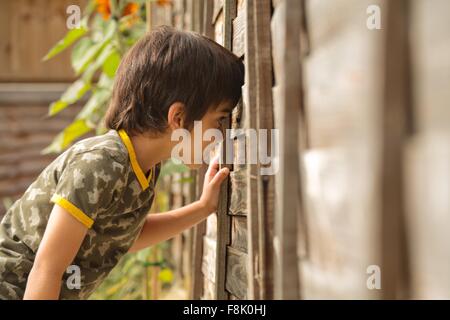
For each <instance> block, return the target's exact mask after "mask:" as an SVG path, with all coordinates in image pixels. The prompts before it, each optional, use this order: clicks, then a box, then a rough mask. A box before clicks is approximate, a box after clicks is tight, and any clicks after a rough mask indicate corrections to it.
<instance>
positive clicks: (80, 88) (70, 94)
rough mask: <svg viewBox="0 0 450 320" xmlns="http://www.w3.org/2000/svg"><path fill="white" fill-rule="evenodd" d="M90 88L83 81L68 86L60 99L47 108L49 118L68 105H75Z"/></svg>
mask: <svg viewBox="0 0 450 320" xmlns="http://www.w3.org/2000/svg"><path fill="white" fill-rule="evenodd" d="M90 88H91V85H90V84H89V83H87V82H85V81H83V80H77V81H75V82H74V83H72V84H71V85H70V87H68V88H67V89H66V91H65V92H64V93H63V95H62V96H61V98H60V99H59V100H58V101H56V102H53V103H52V104H51V105H50V108H49V112H48V114H49V116H53V115H55V114H56V113H58V112H60V111H61V110H63V109H65V108H66V107H67V106H68V105H70V104H73V103H75V102H76V101H78V100H79V99H80V98H81V97H83V96H84V94H85V93H86V92H87V91H88V90H89V89H90Z"/></svg>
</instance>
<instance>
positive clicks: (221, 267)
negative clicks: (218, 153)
mask: <svg viewBox="0 0 450 320" xmlns="http://www.w3.org/2000/svg"><path fill="white" fill-rule="evenodd" d="M223 14H224V23H223V46H224V47H225V48H227V49H231V39H232V34H231V26H232V24H231V22H232V19H233V18H234V17H235V15H236V0H224V5H223ZM229 122H230V119H228V123H229ZM224 129H225V128H224ZM222 148H223V150H222V151H223V153H222V154H225V152H226V149H225V148H226V146H225V144H222ZM228 188H229V179H228V178H227V179H226V181H224V182H223V183H222V186H221V192H220V198H219V204H218V209H217V250H216V281H215V283H216V287H215V298H216V299H228V293H227V292H226V290H225V276H226V271H227V270H226V255H227V246H228V245H229V244H230V231H231V228H230V218H229V216H228V215H227V213H228Z"/></svg>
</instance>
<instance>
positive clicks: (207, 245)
mask: <svg viewBox="0 0 450 320" xmlns="http://www.w3.org/2000/svg"><path fill="white" fill-rule="evenodd" d="M216 243H217V241H216V240H214V239H212V238H210V237H207V236H205V237H203V262H202V272H203V276H204V277H205V278H206V279H208V280H209V281H211V282H213V283H216V282H215V281H216V280H215V279H216V260H217V254H216Z"/></svg>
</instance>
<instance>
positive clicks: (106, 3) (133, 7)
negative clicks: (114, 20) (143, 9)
mask: <svg viewBox="0 0 450 320" xmlns="http://www.w3.org/2000/svg"><path fill="white" fill-rule="evenodd" d="M95 3H96V4H97V12H98V13H100V14H101V15H102V17H103V19H105V20H108V19H109V18H110V17H111V4H110V0H95ZM138 10H139V5H138V4H137V3H134V2H130V3H128V4H127V5H126V6H125V7H124V8H123V10H122V17H124V16H128V15H130V14H136V12H138Z"/></svg>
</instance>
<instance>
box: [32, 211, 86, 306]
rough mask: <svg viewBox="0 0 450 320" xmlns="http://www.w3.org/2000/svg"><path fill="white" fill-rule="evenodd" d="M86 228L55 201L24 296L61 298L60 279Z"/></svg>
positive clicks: (79, 244)
mask: <svg viewBox="0 0 450 320" xmlns="http://www.w3.org/2000/svg"><path fill="white" fill-rule="evenodd" d="M86 233H87V228H86V227H85V226H84V225H83V224H81V223H80V222H79V221H77V220H76V219H75V218H74V217H73V216H72V215H71V214H70V213H69V212H67V211H66V210H65V209H64V208H62V207H60V206H59V205H57V204H55V205H54V206H53V210H52V212H51V214H50V217H49V220H48V224H47V227H46V229H45V233H44V236H43V238H42V241H41V243H40V245H39V248H38V251H37V253H36V257H35V260H34V264H33V268H32V269H31V272H30V274H29V276H28V282H27V287H26V290H25V295H24V299H25V300H28V299H33V300H37V299H58V298H59V294H60V289H61V279H62V276H63V273H64V272H65V270H66V268H67V267H68V266H69V264H70V263H71V262H72V261H73V259H74V258H75V256H76V254H77V252H78V250H79V249H80V246H81V243H82V242H83V239H84V237H85V236H86Z"/></svg>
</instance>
